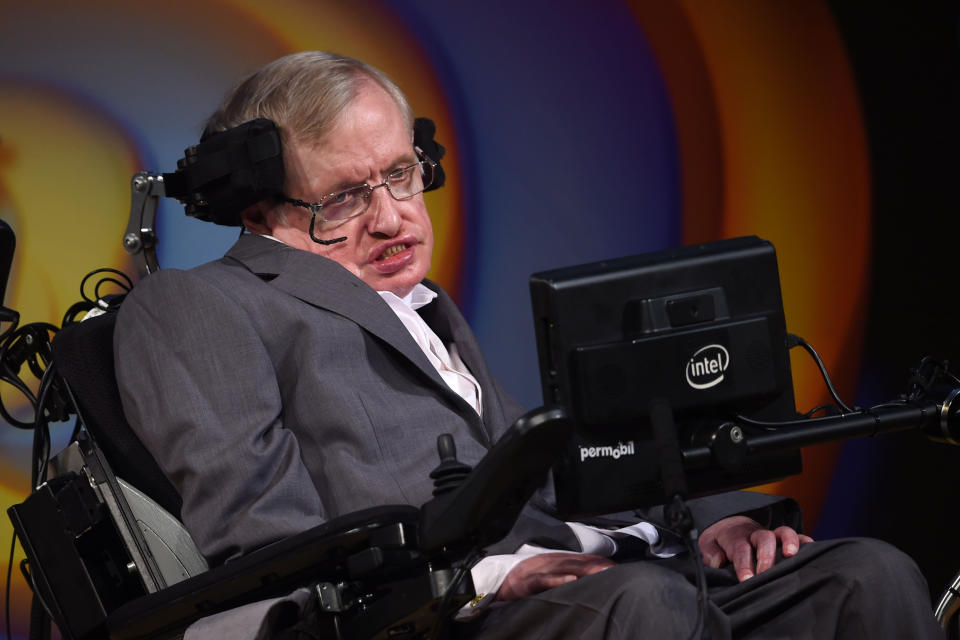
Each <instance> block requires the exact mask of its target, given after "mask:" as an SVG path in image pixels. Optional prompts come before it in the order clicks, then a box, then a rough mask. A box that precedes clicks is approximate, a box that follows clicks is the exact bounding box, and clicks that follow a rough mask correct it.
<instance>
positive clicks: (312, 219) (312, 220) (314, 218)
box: [310, 213, 347, 245]
mask: <svg viewBox="0 0 960 640" xmlns="http://www.w3.org/2000/svg"><path fill="white" fill-rule="evenodd" d="M316 221H317V214H316V213H314V214H313V215H312V216H310V239H311V240H313V241H314V242H316V243H317V244H322V245H331V244H336V243H338V242H343V241H344V240H346V239H347V236H342V237H340V238H333V239H332V240H321V239H320V238H318V237H317V236H316V234H314V232H313V228H314V224H315V223H316Z"/></svg>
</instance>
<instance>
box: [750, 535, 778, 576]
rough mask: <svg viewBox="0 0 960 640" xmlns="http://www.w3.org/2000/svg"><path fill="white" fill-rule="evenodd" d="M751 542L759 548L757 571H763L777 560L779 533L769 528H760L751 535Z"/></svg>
mask: <svg viewBox="0 0 960 640" xmlns="http://www.w3.org/2000/svg"><path fill="white" fill-rule="evenodd" d="M750 543H751V544H752V545H753V546H754V547H755V548H756V550H757V551H756V553H757V573H763V572H764V571H766V570H767V569H769V568H770V567H772V566H773V563H774V562H776V560H777V535H776V534H775V533H774V532H773V531H769V530H767V529H758V530H756V531H754V532H753V533H752V534H751V535H750Z"/></svg>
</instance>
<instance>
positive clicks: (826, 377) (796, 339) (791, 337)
mask: <svg viewBox="0 0 960 640" xmlns="http://www.w3.org/2000/svg"><path fill="white" fill-rule="evenodd" d="M791 342H792V343H793V344H791ZM787 344H788V346H791V347H792V346H793V345H798V346H801V347H803V349H804V351H806V352H807V353H809V354H810V357H812V358H813V361H814V362H816V363H817V368H818V369H820V375H821V376H822V377H823V381H824V382H825V383H826V384H827V390H828V391H829V392H830V396H831V397H832V398H833V401H834V402H836V403H837V406H839V407H840V408H841V409H842V410H843V412H844V413H853V409H851V408H850V407H848V406H847V405H846V404H845V403H844V402H843V400H841V399H840V396H839V395H838V394H837V390H836V389H834V387H833V381H832V380H830V374H829V373H827V368H826V367H825V366H824V364H823V360H821V359H820V356H819V354H817V351H816V350H815V349H814V348H813V347H812V346H810V344H809V343H808V342H807V341H806V340H804V339H803V338H801V337H800V336H798V335H795V334H792V333H789V334H787Z"/></svg>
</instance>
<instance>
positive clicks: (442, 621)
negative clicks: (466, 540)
mask: <svg viewBox="0 0 960 640" xmlns="http://www.w3.org/2000/svg"><path fill="white" fill-rule="evenodd" d="M483 554H484V552H483V551H482V550H480V549H474V550H473V551H471V552H470V553H468V554H467V557H466V558H465V559H464V560H463V562H461V563H460V566H458V567H457V571H456V573H455V574H454V575H453V580H451V581H450V586H448V587H447V590H446V592H445V593H444V594H443V598H441V599H440V604H439V605H438V606H437V624H435V625H434V627H433V630H432V631H431V632H430V640H438V639H439V638H441V637H442V636H441V633H442V632H443V629H445V628H446V626H447V624H448V623H449V620H448V617H449V615H450V613H451V612H449V611H447V609H448V608H449V607H450V600H451V599H452V598H453V594H454V593H455V592H456V590H457V587H459V586H460V583H461V582H462V581H463V578H464V576H466V575H467V573H469V571H470V567H472V566H473V565H474V564H476V562H477V561H478V560H480V558H482V557H483Z"/></svg>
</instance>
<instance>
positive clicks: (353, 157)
mask: <svg viewBox="0 0 960 640" xmlns="http://www.w3.org/2000/svg"><path fill="white" fill-rule="evenodd" d="M417 160H418V158H417V157H416V155H415V154H414V151H413V144H412V143H411V139H410V131H409V129H408V127H407V124H406V122H405V120H404V118H403V115H402V113H401V112H400V109H399V108H398V107H397V105H396V103H395V102H394V101H393V99H392V98H391V97H390V96H389V95H388V94H387V93H386V92H385V91H384V90H383V89H381V88H380V87H379V86H377V85H375V84H373V83H372V82H370V83H365V84H364V85H363V87H362V88H361V90H360V92H359V93H358V95H357V98H356V99H355V100H354V102H353V104H352V105H351V106H350V107H348V108H347V110H346V111H344V112H343V114H342V115H341V116H340V119H339V121H338V123H337V125H336V127H334V129H333V130H331V131H330V133H329V134H327V136H325V137H324V139H323V140H321V141H320V142H319V143H316V144H305V143H298V142H294V143H293V144H292V145H289V144H288V147H287V154H286V156H285V158H284V161H285V164H286V171H287V195H288V196H290V197H292V198H298V199H300V200H304V201H306V202H319V201H320V199H321V198H323V197H324V196H326V195H328V194H331V193H334V192H337V191H341V190H343V189H345V188H349V187H351V186H354V185H358V184H362V183H367V184H369V185H370V186H374V185H377V184H380V183H381V182H383V180H384V179H385V178H386V176H387V175H388V174H389V173H391V172H392V171H395V170H397V169H400V168H403V167H407V166H409V165H411V164H414V163H415V162H417ZM282 206H283V207H284V209H283V211H284V213H285V215H286V218H287V225H282V224H272V225H271V227H272V230H271V231H272V235H273V236H275V237H276V238H277V239H279V240H282V241H283V242H286V243H287V244H289V245H291V246H294V247H296V248H298V249H304V250H306V251H311V252H313V253H317V254H320V255H322V256H326V257H327V258H330V259H331V260H334V261H336V262H338V263H340V264H341V265H342V266H344V267H346V268H347V269H348V270H350V271H351V272H352V273H353V274H355V275H356V276H357V277H359V278H360V279H361V280H363V281H364V282H366V283H367V284H368V285H370V286H371V287H373V288H374V289H376V290H377V291H391V292H393V293H395V294H396V295H398V296H400V297H403V296H405V295H406V294H407V293H409V292H410V290H411V289H413V287H414V285H416V284H417V283H418V282H420V281H421V280H423V278H424V277H425V276H426V274H427V271H428V270H429V269H430V259H431V255H432V253H433V228H432V226H431V224H430V216H429V215H428V214H427V208H426V206H425V205H424V202H423V194H420V195H416V196H414V197H413V198H411V199H409V200H403V201H398V200H394V199H393V196H391V195H390V194H389V193H388V192H387V189H386V188H380V189H375V190H374V191H373V193H371V195H370V202H369V207H368V209H367V210H366V211H365V212H364V213H362V214H361V215H359V216H357V217H355V218H350V219H349V220H346V221H344V222H341V223H326V222H320V220H319V216H318V220H317V225H316V228H315V235H316V236H317V237H318V238H321V239H323V240H329V239H332V238H339V237H341V236H346V237H347V239H346V240H345V241H343V242H338V243H335V244H331V245H322V244H317V243H315V242H313V241H312V240H311V239H310V235H309V227H310V212H309V211H307V210H305V209H303V208H300V207H297V206H295V205H291V204H284V205H282ZM268 218H272V216H268ZM273 221H274V220H273V219H271V222H273Z"/></svg>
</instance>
